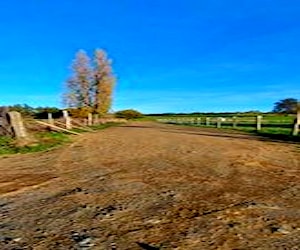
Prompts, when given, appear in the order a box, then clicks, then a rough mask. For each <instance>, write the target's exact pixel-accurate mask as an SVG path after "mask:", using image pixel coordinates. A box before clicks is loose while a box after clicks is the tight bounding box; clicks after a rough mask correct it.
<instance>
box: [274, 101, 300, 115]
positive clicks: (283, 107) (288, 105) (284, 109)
mask: <svg viewBox="0 0 300 250" xmlns="http://www.w3.org/2000/svg"><path fill="white" fill-rule="evenodd" d="M297 108H299V103H298V100H297V99H295V98H286V99H282V100H280V101H278V102H276V103H275V104H274V109H273V112H275V113H286V114H294V113H296V112H297Z"/></svg>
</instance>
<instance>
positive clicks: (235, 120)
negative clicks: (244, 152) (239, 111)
mask: <svg viewBox="0 0 300 250" xmlns="http://www.w3.org/2000/svg"><path fill="white" fill-rule="evenodd" d="M232 127H233V128H236V127H237V117H236V116H234V117H232Z"/></svg>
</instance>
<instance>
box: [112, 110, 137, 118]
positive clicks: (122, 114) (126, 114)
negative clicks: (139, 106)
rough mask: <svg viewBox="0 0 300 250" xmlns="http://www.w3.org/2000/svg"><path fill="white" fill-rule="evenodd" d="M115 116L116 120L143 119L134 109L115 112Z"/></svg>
mask: <svg viewBox="0 0 300 250" xmlns="http://www.w3.org/2000/svg"><path fill="white" fill-rule="evenodd" d="M115 116H116V117H117V118H124V119H127V120H129V119H136V118H141V117H143V114H142V113H140V112H139V111H136V110H134V109H126V110H121V111H118V112H116V113H115Z"/></svg>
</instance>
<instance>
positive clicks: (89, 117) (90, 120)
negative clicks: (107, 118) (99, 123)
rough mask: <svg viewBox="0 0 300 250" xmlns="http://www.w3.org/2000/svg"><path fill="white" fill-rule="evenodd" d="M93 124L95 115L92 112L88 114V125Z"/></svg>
mask: <svg viewBox="0 0 300 250" xmlns="http://www.w3.org/2000/svg"><path fill="white" fill-rule="evenodd" d="M92 125H93V115H92V114H91V113H89V114H88V126H92Z"/></svg>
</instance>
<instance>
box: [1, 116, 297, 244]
mask: <svg viewBox="0 0 300 250" xmlns="http://www.w3.org/2000/svg"><path fill="white" fill-rule="evenodd" d="M299 246H300V150H299V145H296V144H288V143H280V142H272V141H264V140H263V139H261V138H259V137H255V136H251V135H247V134H241V133H237V132H220V131H217V130H215V129H203V128H192V127H191V128H189V127H181V126H174V125H165V124H157V123H151V122H133V123H128V124H126V125H123V126H120V127H112V128H109V129H106V130H103V131H99V132H97V133H87V134H84V135H81V136H78V137H77V138H76V139H75V142H74V143H72V144H70V145H66V146H64V147H60V148H57V149H54V150H51V151H48V152H41V153H32V154H26V155H13V156H3V157H1V158H0V249H15V250H16V249H34V250H42V249H47V250H48V249H55V250H57V249H63V250H65V249H85V250H87V249H121V250H122V249H133V250H134V249H193V250H194V249H205V250H209V249H236V250H237V249H240V250H242V249H243V250H244V249H264V250H265V249H294V250H295V249H300V248H299Z"/></svg>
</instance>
